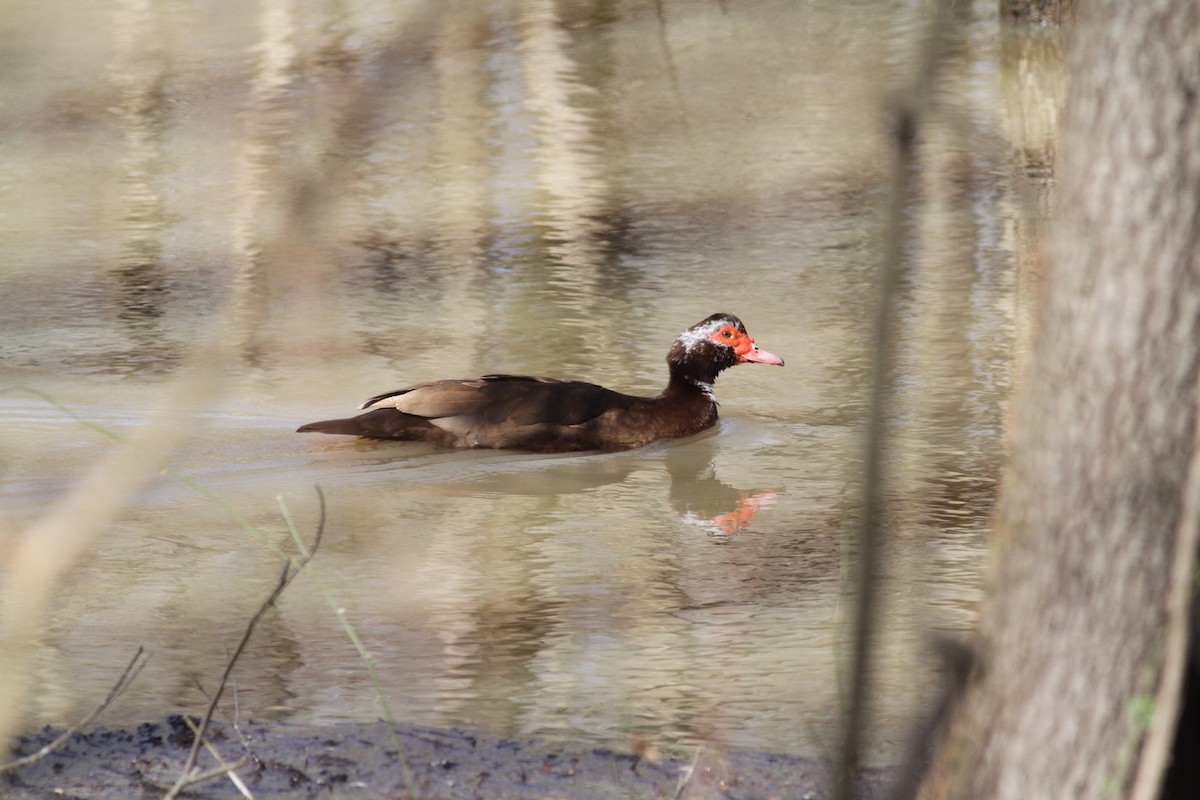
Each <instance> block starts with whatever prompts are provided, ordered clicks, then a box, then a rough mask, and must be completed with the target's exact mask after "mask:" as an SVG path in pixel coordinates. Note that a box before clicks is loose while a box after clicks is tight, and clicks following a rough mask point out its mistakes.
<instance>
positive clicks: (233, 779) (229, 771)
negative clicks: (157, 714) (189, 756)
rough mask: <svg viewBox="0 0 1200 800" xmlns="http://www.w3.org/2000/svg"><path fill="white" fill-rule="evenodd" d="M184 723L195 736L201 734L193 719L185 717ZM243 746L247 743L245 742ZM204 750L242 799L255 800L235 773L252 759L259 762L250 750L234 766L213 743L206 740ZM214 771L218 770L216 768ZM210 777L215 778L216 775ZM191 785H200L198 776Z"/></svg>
mask: <svg viewBox="0 0 1200 800" xmlns="http://www.w3.org/2000/svg"><path fill="white" fill-rule="evenodd" d="M183 721H184V722H186V723H187V726H188V727H189V728H191V729H192V735H193V736H196V735H198V734H199V733H200V729H199V728H198V727H196V723H194V722H192V718H191V717H189V716H187V715H184V717H183ZM243 744H245V743H244V742H243ZM204 749H205V750H207V751H208V754H209V755H211V756H212V757H213V760H214V761H216V762H217V767H220V768H222V769H223V771H224V773H225V775H226V776H227V777H228V778H229V782H230V783H232V784H233V785H234V786H236V787H237V790H238V791H239V792H241V793H242V797H245V798H246V800H254V793H253V792H251V791H250V787H248V786H247V785H246V783H245V781H243V780H242V779H241V777H240V776H239V775H238V774H237V772H235V770H238V769H241V768H242V767H243V766H245V765H246V764H249V763H250V759H255V760H257V757H256V756H255V755H254V753H251V752H250V748H249V747H247V748H246V755H244V756H242V757H241V758H239V759H238V760H237V761H235V762H233V763H232V764H228V763H226V761H225V759H224V758H223V757H222V756H221V751H220V750H218V749H217V748H216V747H214V746H213V743H212V742H210V741H208V740H205V742H204ZM214 769H216V767H214ZM218 774H219V773H218ZM209 777H215V775H214V776H209ZM204 780H208V778H204ZM189 783H199V780H198V776H193V778H192V779H191V780H190V781H189Z"/></svg>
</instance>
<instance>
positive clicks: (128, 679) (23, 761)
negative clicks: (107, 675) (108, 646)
mask: <svg viewBox="0 0 1200 800" xmlns="http://www.w3.org/2000/svg"><path fill="white" fill-rule="evenodd" d="M145 652H146V649H145V648H144V647H139V648H138V649H137V652H136V653H134V654H133V658H131V659H130V660H129V663H128V664H127V665H126V666H125V671H124V672H122V673H121V677H119V678H117V682H116V683H114V684H113V688H112V689H110V690H109V692H108V694H107V695H106V696H105V698H104V699H103V700H101V701H100V704H99V705H97V706H96V707H95V708H93V709H92V710H91V712H90V713H88V714H87V715H86V716H84V718H83V719H81V720H79V721H78V722H76V723H75V724H74V725H72V726H71V727H69V728H67V729H66V730H65V731H63V732H62V735H60V736H59V737H58V738H57V739H55V740H54V741H52V742H50V744H48V745H46V746H45V747H43V748H41V749H40V750H38V751H37V752H36V753H30V754H29V755H27V756H23V757H22V758H18V759H17V760H15V761H10V762H8V763H7V764H0V775H3V774H4V773H6V772H12V771H13V770H15V769H21V768H22V767H28V766H29V765H30V764H36V763H37V762H38V761H41V760H42V759H43V758H45V757H46V756H48V755H50V754H51V753H53V752H54V751H55V750H57V749H58V748H60V747H62V745H63V742H65V741H67V740H68V739H70V738H71V737H72V736H74V735H75V734H76V733H78V732H79V731H80V730H82V729H83V728H85V727H87V726H88V725H91V724H92V721H93V720H95V719H96V717H98V716H100V714H101V712H103V711H104V709H106V708H108V707H109V705H111V704H112V701H113V700H116V699H117V697H118V696H120V694H121V693H122V692H124V691H125V690H126V689H128V688H129V685H130V684H131V683H133V681H134V680H135V679H136V678H137V676H138V674H139V673H140V672H141V671H142V667H144V666H146V662H147V661H149V660H150V659H149V657H147V658H146V659H143V658H142V655H143V654H145Z"/></svg>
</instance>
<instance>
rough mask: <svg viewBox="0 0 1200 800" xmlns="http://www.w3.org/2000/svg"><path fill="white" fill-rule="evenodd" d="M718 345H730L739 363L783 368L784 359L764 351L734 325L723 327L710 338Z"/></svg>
mask: <svg viewBox="0 0 1200 800" xmlns="http://www.w3.org/2000/svg"><path fill="white" fill-rule="evenodd" d="M708 338H709V339H712V340H713V341H714V342H716V343H717V344H723V345H728V346H729V347H732V348H733V352H735V353H737V357H738V363H739V364H744V363H746V362H752V363H755V364H778V365H779V366H783V359H782V358H780V357H779V356H777V355H775V354H773V353H768V352H767V351H766V350H762V349H760V348H759V346H758V345H756V344H755V343H754V339H752V338H751V337H749V336H747V335H746V334H744V333H742V332H741V331H739V330H738V329H737V328H735V327H734V326H732V325H722V326H721V327H719V328H717V329H716V330H715V331H713V333H712V335H711V336H709V337H708Z"/></svg>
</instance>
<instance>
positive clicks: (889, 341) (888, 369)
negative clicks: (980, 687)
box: [834, 0, 949, 800]
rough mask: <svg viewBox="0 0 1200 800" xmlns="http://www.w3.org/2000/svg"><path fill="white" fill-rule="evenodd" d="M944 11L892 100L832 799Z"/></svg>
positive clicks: (878, 528)
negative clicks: (847, 661) (919, 155)
mask: <svg viewBox="0 0 1200 800" xmlns="http://www.w3.org/2000/svg"><path fill="white" fill-rule="evenodd" d="M947 6H948V4H947V2H946V1H945V0H943V1H942V2H939V3H936V4H935V6H934V8H933V10H932V12H931V13H932V17H931V19H930V23H929V28H928V30H929V34H928V36H927V38H926V41H925V42H924V47H923V50H922V52H921V53H920V54H919V60H918V71H917V74H916V75H915V76H914V78H913V80H912V83H911V85H910V86H909V87H908V89H907V90H906V91H904V92H902V93H901V94H900V95H899V97H898V98H897V100H896V103H895V107H894V109H893V123H892V130H891V145H892V162H891V181H890V186H889V190H888V206H887V221H886V225H885V230H884V242H883V247H884V254H883V261H882V263H881V264H880V268H879V286H878V296H877V299H876V305H875V312H874V319H873V320H872V329H871V341H870V349H871V353H872V365H871V389H870V405H869V408H868V412H867V425H866V435H865V442H864V453H863V500H862V503H863V509H862V519H861V522H860V527H859V532H858V572H857V575H856V585H855V594H856V596H857V603H856V606H855V609H854V634H853V635H854V638H853V650H852V653H851V658H852V663H851V670H850V687H849V688H850V693H849V707H848V708H847V711H846V727H845V738H844V739H843V742H842V754H841V763H840V765H839V769H838V774H837V785H836V787H835V794H834V796H835V797H836V798H837V799H838V800H849V798H851V797H853V796H854V795H855V793H856V792H855V776H856V775H857V773H858V769H859V766H860V763H861V759H862V748H863V740H864V731H865V730H866V728H867V724H868V721H867V714H868V708H867V702H868V699H869V696H870V691H871V686H870V670H871V648H872V646H873V643H874V638H875V622H876V620H875V606H876V595H877V590H878V586H877V584H878V579H879V575H878V573H879V562H880V560H881V559H880V550H881V547H882V539H883V537H882V528H883V517H884V512H885V506H886V494H887V486H886V481H887V476H886V470H885V464H886V460H887V439H888V433H887V412H888V409H889V408H890V407H891V398H892V390H893V385H892V384H893V378H892V376H893V374H894V372H895V363H896V332H895V324H894V323H895V318H896V313H897V312H896V308H897V293H898V290H899V285H900V275H901V272H902V271H903V269H904V264H905V240H906V238H907V236H906V233H907V231H908V229H909V222H908V207H909V203H910V202H911V200H912V198H913V196H914V190H913V183H914V181H913V168H914V164H915V163H916V147H917V141H918V133H919V125H920V121H921V117H922V115H923V112H924V111H925V106H926V104H927V102H928V98H930V97H932V96H933V88H934V85H935V83H936V80H937V73H938V69H939V67H940V66H941V60H942V57H943V53H942V51H943V45H944V38H945V35H946V30H947V27H948V25H949V23H948V22H947V13H948V8H947Z"/></svg>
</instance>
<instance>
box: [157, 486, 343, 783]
mask: <svg viewBox="0 0 1200 800" xmlns="http://www.w3.org/2000/svg"><path fill="white" fill-rule="evenodd" d="M315 488H316V491H317V498H318V500H319V501H320V518H319V520H318V522H317V532H316V535H315V536H314V537H313V543H312V547H310V548H308V551H307V552H305V553H304V554H303V557H302V558H301V560H300V563H299V565H298V566H297V567H296V569H295V570H294V571H293V570H292V569H291V565H292V562H291V561H285V562H284V563H283V569H282V570H281V571H280V573H279V580H278V581H276V583H275V588H274V589H273V590H272V591H271V593H270V594H269V595H267V599H266V600H264V601H263V603H262V605H260V606H259V608H258V611H257V612H255V614H254V616H253V617H251V619H250V622H249V623H248V624H247V625H246V632H245V633H243V634H242V639H241V641H240V642H238V645H237V647H236V648H234V651H233V655H232V656H230V657H229V660H228V662H227V663H226V664H225V671H224V672H223V673H222V674H221V680H220V681H219V682H218V683H217V690H216V691H215V692H213V696H212V699H211V700H210V701H209V703H208V708H207V709H206V710H205V712H204V717H203V718H202V719H201V721H200V726H199V729H198V731H197V733H196V736H195V739H194V740H193V741H192V749H191V750H190V751H189V752H188V756H187V760H185V761H184V764H183V770H182V773H181V774H180V776H179V780H178V781H176V782H175V785H174V786H172V787H171V790H170V791H169V792H167V794H166V795H165V796H164V800H173V798H174V797H176V796H177V795H178V794H179V792H180V791H181V790H182V789H183V788H184V787H185V786H187V785H188V784H189V783H194V782H195V781H194V779H193V778H192V777H189V775H190V773H191V771H192V769H193V768H195V766H196V757H197V756H198V755H199V752H200V747H201V745H202V744H203V742H204V737H205V735H206V734H207V732H208V726H209V725H210V724H211V723H212V718H213V714H214V713H215V712H216V710H217V703H219V702H220V701H221V695H222V693H223V692H224V691H225V686H226V685H227V684H228V682H229V676H230V674H231V673H232V672H233V667H234V665H235V664H236V663H237V660H238V658H240V657H241V655H242V652H243V651H244V650H245V649H246V645H247V644H248V643H249V642H250V637H251V636H252V635H253V634H254V629H255V627H257V626H258V623H259V621H260V620H261V619H262V618H263V617H264V616H265V615H266V613H267V611H268V610H269V609H270V608H271V607H272V606H273V605H275V601H276V600H278V599H279V596H280V595H281V594H283V590H284V589H286V588H287V587H288V586H289V585H290V584H291V582H292V581H293V580H294V579H295V578H296V576H297V575H299V574H300V573H301V572H303V571H304V568H305V567H306V566H308V562H309V561H311V560H312V558H313V556H314V555H316V553H317V548H319V547H320V546H321V537H322V535H324V533H325V493H324V492H322V491H321V487H320V486H317V487H315ZM210 772H211V770H210ZM222 773H223V771H222V770H218V771H217V773H216V774H217V775H220V774H222Z"/></svg>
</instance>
